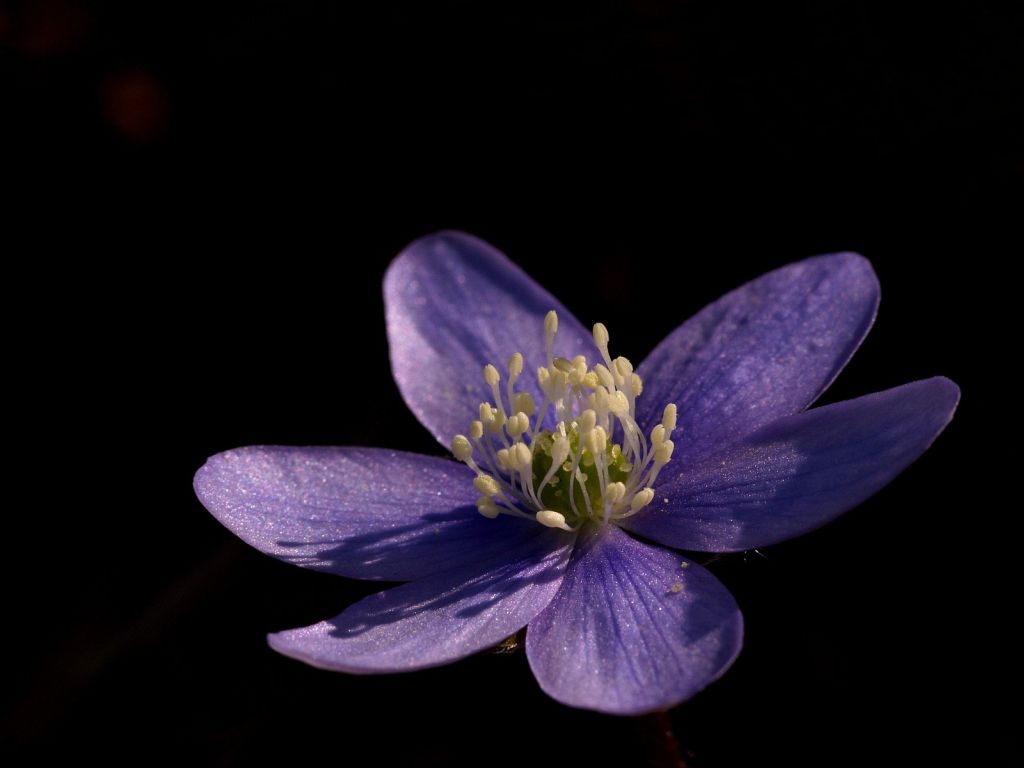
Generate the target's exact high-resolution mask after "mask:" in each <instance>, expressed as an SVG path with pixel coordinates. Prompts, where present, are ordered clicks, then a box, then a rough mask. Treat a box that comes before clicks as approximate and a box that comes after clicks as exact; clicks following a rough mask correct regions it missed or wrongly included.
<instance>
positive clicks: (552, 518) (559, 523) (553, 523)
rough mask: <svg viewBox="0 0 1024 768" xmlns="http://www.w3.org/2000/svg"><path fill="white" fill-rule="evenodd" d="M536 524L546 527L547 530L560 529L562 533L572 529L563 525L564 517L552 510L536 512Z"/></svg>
mask: <svg viewBox="0 0 1024 768" xmlns="http://www.w3.org/2000/svg"><path fill="white" fill-rule="evenodd" d="M537 522H538V523H540V524H541V525H546V526H547V527H548V528H561V529H562V530H563V531H571V530H572V528H570V527H569V526H568V525H566V524H565V515H563V514H562V513H561V512H555V510H553V509H542V510H541V511H540V512H538V513H537Z"/></svg>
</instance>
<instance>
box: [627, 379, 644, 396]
mask: <svg viewBox="0 0 1024 768" xmlns="http://www.w3.org/2000/svg"><path fill="white" fill-rule="evenodd" d="M629 386H630V389H632V390H633V397H640V393H641V392H643V391H644V382H643V379H641V378H640V375H639V374H636V373H634V374H633V375H632V376H631V377H630V379H629Z"/></svg>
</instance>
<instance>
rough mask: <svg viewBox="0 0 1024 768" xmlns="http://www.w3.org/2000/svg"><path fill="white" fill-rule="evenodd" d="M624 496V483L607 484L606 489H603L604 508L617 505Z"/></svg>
mask: <svg viewBox="0 0 1024 768" xmlns="http://www.w3.org/2000/svg"><path fill="white" fill-rule="evenodd" d="M625 495H626V485H625V483H618V482H616V483H608V487H607V488H605V489H604V506H605V509H608V508H610V507H613V506H615V505H616V504H618V503H619V502H620V501H621V500H622V497H623V496H625Z"/></svg>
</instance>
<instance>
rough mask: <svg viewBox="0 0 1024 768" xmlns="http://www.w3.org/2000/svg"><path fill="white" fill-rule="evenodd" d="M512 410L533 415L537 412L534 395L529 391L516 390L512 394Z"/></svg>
mask: <svg viewBox="0 0 1024 768" xmlns="http://www.w3.org/2000/svg"><path fill="white" fill-rule="evenodd" d="M512 410H513V411H516V412H518V413H525V414H526V415H527V416H533V414H535V413H536V412H537V406H536V405H535V404H534V402H533V395H531V394H530V393H529V392H516V393H515V394H514V395H513V396H512Z"/></svg>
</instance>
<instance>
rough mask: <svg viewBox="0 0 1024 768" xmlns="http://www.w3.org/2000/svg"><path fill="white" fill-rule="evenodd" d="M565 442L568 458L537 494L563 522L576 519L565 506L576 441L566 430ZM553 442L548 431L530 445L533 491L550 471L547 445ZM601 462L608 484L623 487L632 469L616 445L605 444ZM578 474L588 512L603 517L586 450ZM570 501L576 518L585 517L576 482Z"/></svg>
mask: <svg viewBox="0 0 1024 768" xmlns="http://www.w3.org/2000/svg"><path fill="white" fill-rule="evenodd" d="M568 438H569V447H570V452H569V458H567V459H566V460H565V461H564V462H563V463H562V466H561V467H559V468H558V469H557V470H556V471H555V473H554V474H553V475H552V476H551V479H550V480H549V481H548V484H547V485H546V486H544V490H543V491H542V492H541V494H540V500H541V502H542V504H543V505H544V506H545V507H546V508H547V509H553V510H555V511H556V512H561V513H562V514H563V515H565V516H566V519H568V520H573V519H575V518H576V515H575V514H574V513H573V511H572V505H571V504H570V503H569V488H570V485H571V484H572V463H573V460H572V457H573V456H575V455H576V451H577V449H578V447H579V442H580V437H579V434H578V433H577V432H576V430H574V429H570V430H569V431H568ZM553 440H554V438H553V435H552V433H551V432H550V431H549V430H544V431H543V432H541V433H540V434H539V435H537V438H536V440H535V441H534V452H533V465H532V470H533V487H534V488H537V487H539V486H540V484H541V481H543V479H544V477H545V476H546V475H547V473H548V470H549V469H551V445H552V442H553ZM605 459H606V462H607V465H608V482H610V483H614V482H621V483H626V482H627V480H628V479H629V474H630V472H631V471H632V469H633V467H632V465H631V464H630V463H629V462H628V461H627V460H626V457H625V456H623V455H622V446H620V445H619V444H618V443H614V444H613V443H612V442H611V440H608V441H607V443H606V447H605ZM579 471H580V472H581V473H582V474H583V477H584V480H583V484H584V485H585V486H586V489H587V495H588V496H589V497H590V506H591V508H592V509H593V511H594V513H595V514H603V513H604V500H603V499H602V498H601V482H600V479H599V478H598V472H597V467H596V466H595V462H594V456H593V454H591V452H590V451H589V449H587V448H584V449H583V455H582V456H581V457H580V462H579ZM572 498H573V502H574V503H575V505H576V510H577V511H578V512H579V513H580V515H586V514H587V503H586V501H584V496H583V491H582V490H581V489H580V485H579V480H577V481H576V487H575V489H574V490H573V492H572Z"/></svg>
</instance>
